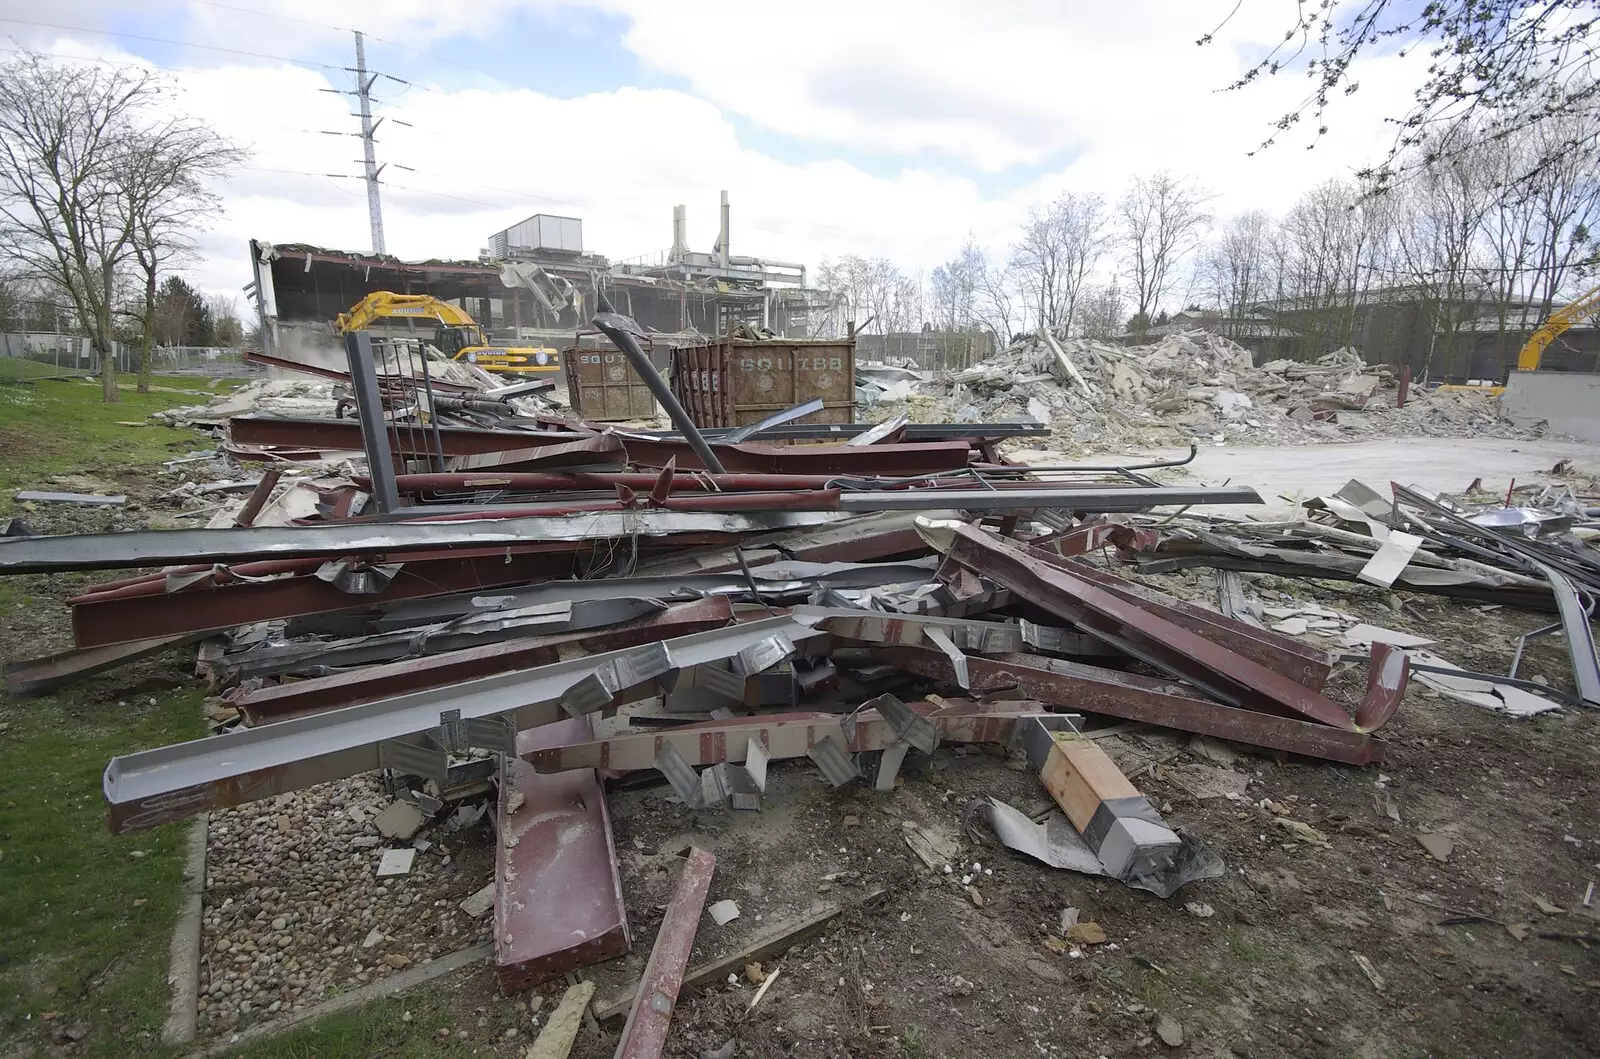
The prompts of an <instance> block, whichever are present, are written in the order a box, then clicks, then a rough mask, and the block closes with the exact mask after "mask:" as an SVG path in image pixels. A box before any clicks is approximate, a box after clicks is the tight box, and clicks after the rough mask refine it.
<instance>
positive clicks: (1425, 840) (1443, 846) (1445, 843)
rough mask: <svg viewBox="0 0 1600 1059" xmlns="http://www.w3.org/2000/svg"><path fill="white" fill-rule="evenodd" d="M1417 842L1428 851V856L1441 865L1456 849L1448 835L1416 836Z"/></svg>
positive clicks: (1453, 841) (1427, 834)
mask: <svg viewBox="0 0 1600 1059" xmlns="http://www.w3.org/2000/svg"><path fill="white" fill-rule="evenodd" d="M1417 841H1418V842H1419V843H1420V844H1421V845H1422V848H1423V849H1425V850H1427V851H1428V856H1430V857H1432V858H1433V859H1434V860H1436V861H1439V862H1441V863H1443V862H1444V861H1447V860H1449V859H1450V854H1452V853H1454V852H1455V849H1456V843H1455V840H1454V839H1453V838H1451V837H1450V836H1449V835H1440V834H1435V833H1425V834H1421V835H1418V836H1417Z"/></svg>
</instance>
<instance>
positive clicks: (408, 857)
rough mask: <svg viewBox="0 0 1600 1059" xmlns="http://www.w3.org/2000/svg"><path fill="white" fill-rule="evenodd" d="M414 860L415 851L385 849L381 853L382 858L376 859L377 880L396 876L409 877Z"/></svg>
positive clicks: (406, 848)
mask: <svg viewBox="0 0 1600 1059" xmlns="http://www.w3.org/2000/svg"><path fill="white" fill-rule="evenodd" d="M416 859H417V851H416V850H415V849H411V848H410V847H402V848H400V849H386V850H384V851H383V856H382V857H380V858H379V859H378V873H377V874H378V878H380V879H389V878H393V877H395V876H398V875H410V874H411V866H412V864H414V863H415V862H416Z"/></svg>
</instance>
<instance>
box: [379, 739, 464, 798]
mask: <svg viewBox="0 0 1600 1059" xmlns="http://www.w3.org/2000/svg"><path fill="white" fill-rule="evenodd" d="M418 738H420V739H426V740H428V742H429V743H432V742H433V740H432V739H430V738H429V737H428V736H426V735H423V736H419V737H418ZM378 767H379V768H381V769H388V770H390V771H392V772H404V773H407V774H409V775H413V776H421V777H422V778H423V779H425V780H433V781H434V782H435V783H437V784H438V785H439V787H440V789H443V788H444V785H445V783H446V782H447V781H448V779H449V775H450V755H449V754H448V753H446V752H445V751H444V749H443V748H442V747H439V746H437V745H431V746H420V745H418V744H417V743H414V742H410V741H408V740H404V739H385V740H383V741H382V742H380V743H379V744H378Z"/></svg>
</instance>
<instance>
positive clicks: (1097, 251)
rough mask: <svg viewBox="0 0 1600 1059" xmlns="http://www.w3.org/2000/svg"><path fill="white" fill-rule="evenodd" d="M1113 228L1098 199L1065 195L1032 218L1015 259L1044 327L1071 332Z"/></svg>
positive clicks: (1029, 218)
mask: <svg viewBox="0 0 1600 1059" xmlns="http://www.w3.org/2000/svg"><path fill="white" fill-rule="evenodd" d="M1109 224H1110V220H1109V218H1108V217H1107V216H1106V212H1105V204H1104V202H1103V201H1102V200H1101V198H1100V196H1098V195H1074V194H1072V193H1071V192H1067V193H1066V194H1064V195H1062V196H1061V197H1060V198H1058V199H1056V200H1055V201H1054V202H1052V203H1051V204H1050V205H1049V207H1048V208H1046V209H1044V210H1037V209H1036V210H1033V211H1032V212H1031V213H1029V214H1028V222H1027V223H1026V224H1025V225H1024V226H1023V229H1022V236H1021V238H1020V239H1018V241H1017V243H1016V244H1015V245H1014V246H1013V247H1012V248H1011V261H1012V264H1013V266H1014V267H1015V269H1016V271H1017V273H1018V276H1019V278H1020V281H1021V283H1022V285H1023V287H1024V289H1025V290H1026V291H1027V292H1028V298H1029V300H1030V301H1031V302H1032V307H1033V311H1034V313H1035V315H1036V316H1037V318H1038V320H1039V323H1040V324H1041V325H1042V326H1045V327H1052V328H1055V329H1057V330H1060V331H1070V330H1071V329H1072V323H1073V317H1074V316H1075V315H1076V314H1077V308H1078V299H1079V297H1080V296H1081V295H1082V293H1083V285H1084V282H1085V281H1086V280H1087V279H1088V277H1089V275H1090V274H1091V273H1093V271H1094V268H1095V266H1096V265H1097V264H1099V262H1100V259H1101V257H1103V256H1104V254H1105V251H1106V246H1107V243H1108V241H1109V239H1108V235H1107V229H1108V227H1109Z"/></svg>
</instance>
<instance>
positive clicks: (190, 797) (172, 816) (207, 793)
mask: <svg viewBox="0 0 1600 1059" xmlns="http://www.w3.org/2000/svg"><path fill="white" fill-rule="evenodd" d="M777 632H781V633H783V634H784V635H785V636H787V637H789V639H790V640H792V641H795V642H799V641H801V640H805V639H808V638H810V637H814V636H819V635H823V634H822V633H819V632H818V631H816V630H814V629H809V628H807V627H805V626H804V625H798V624H796V623H795V622H792V621H790V620H789V619H788V618H787V617H782V616H780V617H775V618H766V619H763V620H761V621H754V622H750V623H748V624H745V625H736V626H731V627H729V628H726V629H715V630H712V631H710V632H702V633H694V634H692V635H689V636H680V637H677V638H675V639H671V640H663V641H659V642H657V643H654V644H651V645H649V646H648V647H635V648H627V649H624V650H621V651H609V652H606V653H604V654H597V655H589V656H586V657H583V658H575V659H572V660H571V661H567V662H557V663H555V664H554V665H548V666H540V667H538V668H535V669H527V670H520V671H517V672H512V673H499V674H496V675H494V676H488V677H481V678H479V679H477V680H468V681H464V682H462V683H460V684H457V685H455V686H453V687H450V688H430V689H427V690H425V691H417V692H412V693H410V694H406V695H397V696H395V697H393V698H389V699H380V700H378V701H376V702H369V703H364V704H362V705H359V706H349V707H346V708H345V709H342V710H333V711H331V712H329V713H322V714H316V715H313V716H309V717H300V718H295V719H292V720H287V721H281V722H279V723H277V724H272V725H268V726H266V727H263V728H250V729H245V730H243V731H236V732H230V733H227V734H225V735H220V736H213V737H211V738H208V739H199V740H195V741H193V742H188V743H177V744H174V745H171V746H165V747H160V748H158V749H155V750H144V751H140V752H138V753H134V754H125V755H122V756H120V757H116V758H112V759H111V763H110V764H109V765H107V766H106V771H105V776H104V779H103V782H102V785H103V788H104V791H105V798H106V802H107V804H109V805H110V806H111V826H112V830H113V831H115V832H117V833H118V834H124V833H127V832H131V831H140V830H143V829H145V828H149V827H154V826H155V825H157V824H162V823H167V822H168V821H172V820H181V819H184V818H186V817H189V816H193V815H194V814H195V813H199V812H203V811H205V810H207V809H218V808H223V807H225V806H230V805H239V804H242V803H244V802H249V801H255V800H257V799H260V798H266V797H270V796H272V795H274V794H282V793H284V792H285V791H293V790H299V789H301V788H304V787H309V786H311V785H313V784H316V783H323V782H326V781H328V780H333V779H339V778H341V777H344V776H353V775H357V774H359V773H362V772H370V771H372V770H373V769H376V768H379V767H381V761H382V760H383V757H384V754H383V748H384V747H385V746H388V747H390V748H398V747H404V748H407V749H409V750H411V751H412V752H413V753H414V752H416V751H418V750H421V751H424V752H426V751H427V750H428V749H429V748H428V747H426V746H418V745H417V743H416V740H418V739H425V738H426V737H427V736H428V735H429V733H432V732H434V731H435V730H437V729H439V728H440V727H441V726H442V725H443V724H444V723H445V722H446V721H449V720H456V721H469V720H473V719H475V718H506V719H509V720H510V721H511V723H512V724H513V725H514V726H515V727H516V728H518V729H522V728H533V727H537V726H538V725H541V724H548V723H552V722H554V721H557V720H560V719H561V718H562V717H563V716H564V713H563V712H562V707H561V700H562V698H563V697H564V696H565V695H566V694H567V693H568V692H569V691H570V690H572V689H573V688H574V687H576V686H577V685H579V684H581V683H583V682H584V681H585V679H586V678H587V677H589V676H590V674H592V673H594V672H595V671H596V670H597V669H600V668H602V667H605V666H607V665H611V664H616V665H617V668H618V669H623V668H626V667H627V665H628V664H629V662H630V661H631V660H633V659H634V658H636V657H637V655H638V653H639V652H646V653H649V654H651V655H653V656H659V654H660V653H661V652H662V651H663V650H664V651H665V652H666V654H667V656H668V657H669V658H670V660H671V663H672V665H673V666H675V667H677V668H684V669H686V668H688V667H690V666H696V665H703V664H704V663H706V662H712V661H717V660H719V659H723V658H729V657H731V656H733V655H735V654H737V653H738V652H739V651H741V650H743V649H744V648H746V647H749V646H750V645H751V644H754V643H759V642H760V641H762V640H764V639H766V638H767V637H769V636H771V635H772V634H773V633H777Z"/></svg>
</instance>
